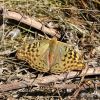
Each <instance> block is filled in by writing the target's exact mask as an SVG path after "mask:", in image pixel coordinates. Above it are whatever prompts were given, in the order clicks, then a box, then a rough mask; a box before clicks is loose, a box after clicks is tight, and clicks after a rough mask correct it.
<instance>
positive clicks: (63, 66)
mask: <svg viewBox="0 0 100 100" xmlns="http://www.w3.org/2000/svg"><path fill="white" fill-rule="evenodd" d="M55 59H56V61H54V64H53V65H52V66H51V69H50V71H51V73H55V74H57V73H64V72H68V71H72V70H82V68H84V62H83V59H82V58H80V55H79V54H78V52H76V51H75V50H74V49H73V48H72V47H71V46H68V45H66V44H65V43H62V42H58V44H57V46H56V51H55Z"/></svg>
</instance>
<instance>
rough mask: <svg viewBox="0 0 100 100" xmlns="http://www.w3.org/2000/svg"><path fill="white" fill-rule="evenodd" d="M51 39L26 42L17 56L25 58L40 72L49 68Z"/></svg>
mask: <svg viewBox="0 0 100 100" xmlns="http://www.w3.org/2000/svg"><path fill="white" fill-rule="evenodd" d="M48 47H49V40H38V41H35V42H33V43H27V44H24V45H23V46H22V47H21V48H20V49H18V50H17V57H18V58H19V59H21V60H25V61H26V62H28V63H29V65H30V66H31V67H32V68H33V69H36V70H38V71H40V72H47V71H48V70H49V66H48V61H47V55H48V53H49V49H48Z"/></svg>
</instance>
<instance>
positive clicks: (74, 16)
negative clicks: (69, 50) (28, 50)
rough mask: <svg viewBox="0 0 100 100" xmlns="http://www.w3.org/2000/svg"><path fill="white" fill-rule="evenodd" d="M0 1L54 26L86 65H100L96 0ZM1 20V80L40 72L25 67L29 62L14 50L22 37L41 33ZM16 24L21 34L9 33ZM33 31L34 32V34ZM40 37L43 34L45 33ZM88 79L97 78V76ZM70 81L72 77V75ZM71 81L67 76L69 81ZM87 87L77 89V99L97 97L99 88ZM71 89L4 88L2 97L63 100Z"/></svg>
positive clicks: (99, 11)
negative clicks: (76, 48) (82, 56)
mask: <svg viewBox="0 0 100 100" xmlns="http://www.w3.org/2000/svg"><path fill="white" fill-rule="evenodd" d="M0 5H1V6H4V8H5V9H6V10H7V9H8V10H11V11H15V12H18V13H20V14H21V15H28V16H30V17H32V18H35V19H37V20H38V21H39V22H41V23H43V25H45V26H47V27H50V28H52V27H53V28H55V29H56V30H58V31H59V33H60V34H61V36H62V37H61V39H59V40H62V41H64V42H66V43H70V44H72V45H74V46H76V47H78V49H80V50H81V52H82V53H83V55H84V59H85V61H86V62H88V65H90V66H91V67H97V66H100V1H99V0H4V1H0ZM0 20H1V22H2V20H3V19H2V18H1V17H0ZM3 22H4V23H3V24H1V26H0V53H5V54H4V55H3V56H2V55H0V84H5V83H10V82H11V81H16V80H17V81H20V80H25V79H27V80H30V79H34V78H35V77H37V75H40V73H38V72H36V71H34V70H32V69H30V68H28V67H27V66H29V65H28V64H26V63H25V62H24V61H19V60H18V59H17V58H16V55H15V50H16V48H18V47H19V46H20V45H21V43H22V41H24V39H25V38H26V41H33V40H34V38H41V35H39V32H38V31H36V30H31V27H30V28H29V29H27V27H24V26H20V24H16V23H14V22H12V21H9V20H7V19H6V20H5V19H4V20H3ZM15 28H17V29H19V30H20V32H19V33H20V34H19V35H18V36H15V37H13V36H8V35H9V33H10V32H11V31H13V29H15ZM14 33H15V31H14ZM33 34H35V37H34V36H33ZM42 37H44V38H45V35H44V36H42ZM9 54H10V55H9ZM89 79H90V78H89ZM90 80H92V81H100V79H99V78H98V76H96V77H93V78H92V79H90ZM73 81H75V80H74V79H73ZM73 81H72V80H70V81H69V83H72V82H73ZM76 83H77V81H76ZM49 90H50V91H49ZM87 91H88V93H86V92H82V93H80V98H79V100H81V99H82V97H83V98H84V100H87V99H93V100H95V99H96V98H97V99H98V98H99V99H100V95H98V94H100V89H97V88H94V89H92V90H91V89H90V90H87ZM70 92H71V93H73V91H70V90H68V91H67V89H66V90H54V89H50V88H49V89H42V90H34V87H29V88H24V89H20V90H15V91H9V92H5V93H4V97H5V99H7V98H10V99H11V98H13V99H14V100H17V99H20V100H21V99H22V100H48V98H49V99H50V100H55V99H57V100H63V99H64V100H66V99H68V96H70V95H72V94H71V93H70ZM96 92H97V93H96ZM97 99H96V100H97ZM99 99H98V100H99ZM82 100H83V99H82Z"/></svg>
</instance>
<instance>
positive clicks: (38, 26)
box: [3, 11, 60, 38]
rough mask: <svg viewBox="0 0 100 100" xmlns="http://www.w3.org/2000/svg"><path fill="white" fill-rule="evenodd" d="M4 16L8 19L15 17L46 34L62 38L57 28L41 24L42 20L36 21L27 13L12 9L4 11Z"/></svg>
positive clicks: (14, 18)
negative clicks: (22, 13)
mask: <svg viewBox="0 0 100 100" xmlns="http://www.w3.org/2000/svg"><path fill="white" fill-rule="evenodd" d="M3 16H4V18H6V19H13V20H16V21H19V22H21V23H24V24H26V25H28V26H30V27H32V28H36V29H38V30H40V31H42V32H43V33H45V34H48V35H51V36H56V37H58V38H60V35H59V34H58V32H57V30H55V29H51V28H48V27H46V26H44V25H43V24H41V23H40V22H38V21H36V20H35V19H33V18H30V17H29V16H25V15H23V16H22V15H21V14H19V13H16V12H12V11H3Z"/></svg>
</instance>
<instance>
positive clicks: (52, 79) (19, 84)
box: [0, 67, 100, 92]
mask: <svg viewBox="0 0 100 100" xmlns="http://www.w3.org/2000/svg"><path fill="white" fill-rule="evenodd" d="M83 71H84V70H83ZM83 71H82V73H84V72H83ZM82 73H81V74H80V75H78V76H79V77H80V76H81V75H83V74H82ZM69 74H70V73H69ZM96 74H100V67H98V68H95V70H94V71H93V68H89V70H88V71H87V73H86V76H87V75H96ZM70 75H71V77H70V76H69V78H72V72H71V74H70ZM74 77H75V73H74V74H73V78H74ZM65 78H66V74H61V75H50V76H45V77H41V78H37V79H36V80H35V81H34V82H32V80H30V81H27V80H26V81H20V82H18V81H15V82H12V83H9V84H2V85H0V92H5V91H10V90H14V89H20V88H25V87H29V86H36V87H40V86H41V85H44V86H45V84H49V83H50V82H56V81H59V80H63V79H65ZM90 85H91V84H90ZM90 85H89V86H90ZM77 86H78V84H73V83H72V84H65V83H63V84H58V85H57V84H55V85H54V86H53V88H59V89H66V88H70V89H75V88H76V87H77ZM91 86H92V87H93V84H92V85H91ZM97 86H99V87H100V83H98V84H97ZM81 89H83V87H81Z"/></svg>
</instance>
